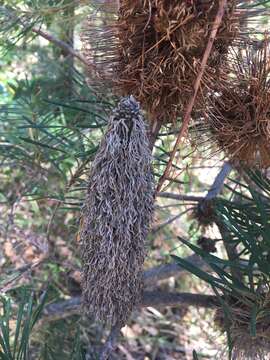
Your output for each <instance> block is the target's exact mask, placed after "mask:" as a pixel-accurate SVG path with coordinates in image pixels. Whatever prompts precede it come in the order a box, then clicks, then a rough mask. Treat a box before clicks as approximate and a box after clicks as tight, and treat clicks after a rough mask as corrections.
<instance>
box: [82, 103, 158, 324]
mask: <svg viewBox="0 0 270 360" xmlns="http://www.w3.org/2000/svg"><path fill="white" fill-rule="evenodd" d="M153 195H154V184H153V176H152V173H151V152H150V149H149V143H148V138H147V134H146V128H145V123H144V119H143V116H142V115H141V112H140V109H139V105H138V103H137V102H136V101H135V100H134V98H133V97H127V98H124V99H122V100H121V101H120V103H119V105H118V107H117V108H116V109H115V110H114V113H113V115H112V116H111V118H110V121H109V126H108V130H107V132H106V134H105V136H104V139H103V140H102V143H101V145H100V148H99V150H98V152H97V155H96V157H95V160H94V162H93V164H92V169H91V173H90V177H89V181H88V193H87V198H86V201H85V205H84V208H83V214H82V217H83V221H82V228H81V233H80V238H81V251H82V260H83V279H82V286H83V302H84V307H85V309H86V311H87V312H88V313H90V314H92V315H94V317H95V318H96V319H97V320H100V321H102V322H104V323H107V324H110V325H116V324H118V325H119V324H120V325H122V326H123V325H124V324H125V322H126V320H127V319H128V317H129V315H130V313H131V311H132V309H133V307H134V306H135V305H136V304H137V302H138V301H139V298H140V293H141V288H142V267H143V262H144V256H145V239H146V236H147V233H148V228H149V224H150V221H151V217H152V213H153V201H154V200H153Z"/></svg>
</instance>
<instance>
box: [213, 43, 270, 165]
mask: <svg viewBox="0 0 270 360" xmlns="http://www.w3.org/2000/svg"><path fill="white" fill-rule="evenodd" d="M269 55H270V47H269V41H268V40H264V41H263V42H261V43H258V42H257V43H255V44H252V45H246V47H245V48H244V49H243V50H242V51H240V52H239V51H235V52H232V54H231V61H230V64H231V66H230V68H229V69H228V70H227V74H228V76H227V81H226V80H225V81H224V82H223V84H222V86H221V87H220V91H219V93H218V94H215V95H214V96H213V97H212V100H211V107H210V109H209V111H208V114H207V122H208V124H209V127H210V131H211V133H212V136H213V137H214V139H215V140H216V142H217V144H218V147H219V148H220V149H221V150H223V151H224V152H225V154H226V155H227V156H228V157H229V159H231V160H232V161H234V162H236V163H237V164H239V163H240V164H243V165H245V166H258V167H260V168H267V167H269V166H270V62H269Z"/></svg>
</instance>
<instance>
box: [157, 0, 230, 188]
mask: <svg viewBox="0 0 270 360" xmlns="http://www.w3.org/2000/svg"><path fill="white" fill-rule="evenodd" d="M226 5H227V0H220V2H219V9H218V12H217V15H216V18H215V21H214V24H213V28H212V31H211V34H210V37H209V40H208V43H207V46H206V49H205V52H204V55H203V59H202V63H201V70H200V72H199V74H198V76H197V78H196V80H195V83H194V92H193V95H192V97H191V98H190V100H189V102H188V105H187V108H186V112H185V116H184V119H183V124H182V127H181V129H180V132H179V134H178V136H177V139H176V142H175V144H174V148H173V150H172V152H171V156H170V159H169V162H168V164H167V166H166V169H165V171H164V173H163V175H162V176H161V178H160V180H159V183H158V186H157V190H156V192H157V193H158V192H160V190H161V188H162V186H163V184H164V182H165V180H166V178H168V177H169V175H170V171H171V168H172V164H173V160H174V158H175V155H176V152H177V150H178V147H179V144H180V142H181V140H182V138H183V137H184V136H185V134H186V132H187V129H188V125H189V122H190V118H191V112H192V109H193V106H194V103H195V100H196V97H197V94H198V91H199V88H200V84H201V80H202V77H203V74H204V71H205V68H206V64H207V60H208V58H209V56H210V53H211V50H212V47H213V43H214V41H215V38H216V35H217V32H218V29H219V26H220V24H221V21H222V18H223V15H224V12H225V7H226Z"/></svg>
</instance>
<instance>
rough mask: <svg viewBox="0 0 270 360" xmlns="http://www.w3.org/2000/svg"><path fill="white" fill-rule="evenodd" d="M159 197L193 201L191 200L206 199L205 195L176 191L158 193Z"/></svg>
mask: <svg viewBox="0 0 270 360" xmlns="http://www.w3.org/2000/svg"><path fill="white" fill-rule="evenodd" d="M157 197H161V198H166V199H173V200H179V201H191V202H199V201H202V200H204V199H205V197H204V196H193V195H179V194H174V193H168V192H162V193H159V194H158V195H157Z"/></svg>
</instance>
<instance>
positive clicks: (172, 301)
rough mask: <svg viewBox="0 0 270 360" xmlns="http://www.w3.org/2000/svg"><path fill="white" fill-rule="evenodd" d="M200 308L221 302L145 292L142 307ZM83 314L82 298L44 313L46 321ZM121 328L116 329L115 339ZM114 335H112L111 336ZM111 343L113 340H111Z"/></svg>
mask: <svg viewBox="0 0 270 360" xmlns="http://www.w3.org/2000/svg"><path fill="white" fill-rule="evenodd" d="M183 305H185V306H198V307H203V308H215V307H217V306H218V305H219V300H218V298H217V297H216V296H214V295H204V294H192V293H177V292H167V291H159V290H155V291H144V293H143V297H142V300H141V303H140V304H139V306H140V307H149V306H153V307H165V306H183ZM80 312H81V297H80V296H76V297H73V298H71V299H69V300H64V301H60V302H57V303H52V304H49V305H47V306H46V307H45V309H44V311H43V316H44V319H45V320H46V321H55V320H59V319H60V318H64V317H68V316H72V315H74V314H79V313H80ZM119 328H120V326H118V327H116V328H115V329H114V334H113V338H114V337H115V335H116V331H117V330H119ZM111 335H112V334H111ZM110 341H111V340H110Z"/></svg>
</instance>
